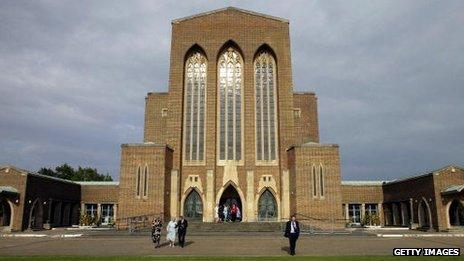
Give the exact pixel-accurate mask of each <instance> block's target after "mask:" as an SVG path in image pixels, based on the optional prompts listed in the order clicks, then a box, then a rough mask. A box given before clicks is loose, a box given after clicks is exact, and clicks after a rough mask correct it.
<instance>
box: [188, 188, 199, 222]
mask: <svg viewBox="0 0 464 261" xmlns="http://www.w3.org/2000/svg"><path fill="white" fill-rule="evenodd" d="M184 216H185V218H187V219H190V220H202V219H203V203H202V202H201V197H200V194H198V192H197V191H196V190H194V189H192V191H191V192H190V193H189V195H188V196H187V198H185V203H184Z"/></svg>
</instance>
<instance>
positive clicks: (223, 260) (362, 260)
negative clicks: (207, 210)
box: [0, 256, 457, 261]
mask: <svg viewBox="0 0 464 261" xmlns="http://www.w3.org/2000/svg"><path fill="white" fill-rule="evenodd" d="M424 259H425V260H457V259H456V257H446V256H437V257H424V256H418V257H414V256H410V257H409V256H398V257H395V256H293V257H291V256H0V260H46V261H51V260H53V261H54V260H67V261H72V260H121V261H123V260H167V261H170V260H182V261H184V260H188V261H197V260H217V261H228V260H234V261H235V260H269V261H271V260H318V261H319V260H322V261H336V260H343V261H351V260H352V261H370V260H376V261H383V260H386V261H390V260H401V261H403V260H424Z"/></svg>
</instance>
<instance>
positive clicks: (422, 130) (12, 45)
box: [0, 0, 464, 179]
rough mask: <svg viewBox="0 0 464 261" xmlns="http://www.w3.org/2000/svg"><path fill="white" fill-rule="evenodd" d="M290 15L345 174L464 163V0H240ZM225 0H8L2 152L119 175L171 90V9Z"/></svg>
mask: <svg viewBox="0 0 464 261" xmlns="http://www.w3.org/2000/svg"><path fill="white" fill-rule="evenodd" d="M227 5H233V6H237V7H241V8H244V9H250V10H254V11H257V12H263V13H267V14H271V15H275V16H280V17H285V18H288V19H289V20H290V27H291V43H292V54H293V57H292V59H293V61H292V67H293V76H294V85H295V89H296V90H298V91H307V90H309V91H315V92H316V93H317V95H318V97H319V100H318V101H319V114H320V119H319V122H320V126H321V130H320V131H321V137H322V141H323V142H336V143H339V144H340V147H341V157H342V174H343V178H344V179H392V178H397V177H402V176H407V175H411V174H415V173H419V172H422V171H424V170H426V169H433V168H438V167H441V166H442V165H445V164H449V163H455V164H461V165H462V164H463V163H464V160H463V155H464V150H463V144H464V135H462V133H464V121H462V115H464V105H463V104H462V97H464V88H463V87H462V86H463V83H464V74H463V73H462V72H463V71H464V55H463V53H462V46H464V29H463V27H462V24H463V23H464V15H463V13H464V12H463V11H464V2H462V1H446V2H438V1H419V0H417V1H399V0H398V1H271V2H269V1H268V2H251V1H232V2H230V3H228V4H227ZM221 7H224V5H223V3H220V2H218V1H185V2H175V3H174V2H173V1H78V2H76V1H12V0H11V1H2V2H1V3H0V58H1V59H0V71H1V73H0V90H1V95H0V122H1V124H0V162H1V163H6V162H8V163H12V164H16V165H19V166H21V167H24V168H28V169H32V170H35V169H38V168H39V167H41V166H53V165H56V164H60V163H63V162H68V163H71V164H72V165H86V166H95V167H97V168H99V169H101V170H102V171H104V172H109V173H111V174H112V175H113V176H114V177H117V176H118V172H119V144H120V143H124V142H137V141H141V140H142V127H143V106H144V96H145V95H146V93H147V92H149V91H166V90H167V82H168V69H169V51H170V50H169V48H170V20H172V19H175V18H179V17H183V16H187V15H191V14H195V13H198V12H203V11H208V10H211V9H216V8H221Z"/></svg>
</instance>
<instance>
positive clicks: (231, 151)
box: [218, 47, 243, 161]
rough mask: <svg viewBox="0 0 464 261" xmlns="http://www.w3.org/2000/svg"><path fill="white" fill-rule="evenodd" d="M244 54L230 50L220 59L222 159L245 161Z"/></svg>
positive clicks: (220, 140)
mask: <svg viewBox="0 0 464 261" xmlns="http://www.w3.org/2000/svg"><path fill="white" fill-rule="evenodd" d="M242 71H243V60H242V57H241V55H240V53H239V52H238V51H237V50H236V49H234V48H232V47H229V48H227V49H226V50H224V52H223V53H222V54H221V55H220V57H219V60H218V88H219V160H221V161H225V160H236V161H240V160H241V159H242V140H243V139H242V77H243V73H242Z"/></svg>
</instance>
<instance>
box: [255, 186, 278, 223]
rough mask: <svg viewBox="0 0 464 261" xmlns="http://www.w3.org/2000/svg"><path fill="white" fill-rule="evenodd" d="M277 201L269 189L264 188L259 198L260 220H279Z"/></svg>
mask: <svg viewBox="0 0 464 261" xmlns="http://www.w3.org/2000/svg"><path fill="white" fill-rule="evenodd" d="M277 217H278V208H277V201H276V199H275V197H274V195H273V194H272V192H271V191H269V189H266V190H264V192H263V193H261V196H260V197H259V200H258V221H277Z"/></svg>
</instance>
